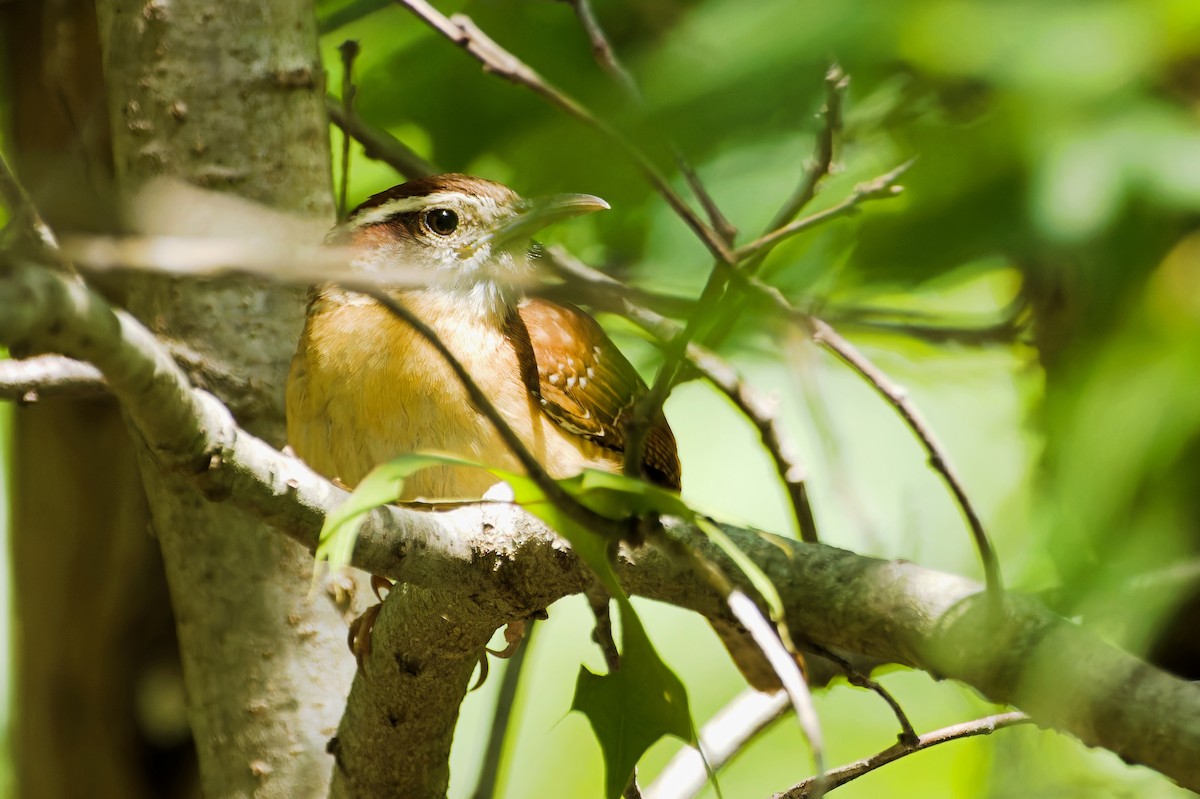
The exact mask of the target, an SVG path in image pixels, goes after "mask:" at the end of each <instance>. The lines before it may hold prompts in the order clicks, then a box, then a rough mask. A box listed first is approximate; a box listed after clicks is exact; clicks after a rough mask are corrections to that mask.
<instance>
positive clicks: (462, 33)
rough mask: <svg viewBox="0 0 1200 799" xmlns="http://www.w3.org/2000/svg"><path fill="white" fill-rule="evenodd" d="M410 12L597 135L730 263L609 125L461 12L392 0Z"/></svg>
mask: <svg viewBox="0 0 1200 799" xmlns="http://www.w3.org/2000/svg"><path fill="white" fill-rule="evenodd" d="M395 2H397V3H399V4H400V5H402V6H404V7H406V8H407V9H409V10H410V11H412V12H413V13H414V14H416V15H417V16H418V17H419V18H420V19H421V20H422V21H424V22H425V23H426V24H427V25H429V26H430V27H431V28H433V29H434V30H436V31H437V32H438V33H440V34H442V35H443V36H445V37H446V38H447V39H449V40H450V41H452V42H454V43H455V44H457V45H458V46H459V47H461V48H463V49H464V50H465V51H466V52H467V53H468V54H470V55H471V56H472V57H473V58H474V59H475V60H476V61H478V62H479V63H480V64H482V65H483V68H484V71H485V72H490V73H492V74H493V75H497V76H499V77H501V78H504V79H505V80H507V81H509V82H511V83H514V84H516V85H518V86H524V87H526V88H527V89H529V90H531V91H532V92H533V93H534V94H537V95H538V96H539V97H542V98H543V99H545V100H547V101H548V102H549V103H550V104H552V105H554V106H556V107H557V108H559V109H560V110H562V111H564V112H566V113H567V114H568V115H570V116H572V117H574V118H575V119H577V120H579V121H580V122H582V123H583V124H585V125H587V126H588V127H590V128H592V129H593V130H595V131H597V132H599V133H600V134H601V135H603V136H604V137H605V138H607V139H608V140H609V141H611V142H612V143H613V144H615V145H617V147H618V148H619V149H620V150H621V152H623V153H624V154H625V156H626V157H627V158H629V159H630V160H631V161H632V162H633V163H634V164H635V165H636V166H637V168H638V169H639V170H640V171H641V172H642V174H643V175H644V176H645V178H646V180H648V181H649V182H650V184H651V185H652V186H653V187H654V189H655V191H657V192H658V193H659V194H660V195H661V196H662V197H663V199H664V200H666V201H667V204H668V205H670V206H671V208H672V209H673V210H674V211H675V213H676V214H678V215H679V217H680V218H681V219H682V220H683V221H684V223H685V224H687V226H688V227H689V228H691V229H692V231H693V232H694V233H695V234H696V235H697V236H698V237H699V238H700V240H701V241H702V242H703V243H704V245H705V246H706V247H707V248H708V249H709V251H710V252H711V253H712V254H713V256H714V257H716V258H717V259H719V260H721V261H723V262H725V263H728V264H732V263H733V262H734V258H733V253H732V252H730V250H729V247H728V245H727V244H726V243H725V241H724V240H723V239H722V238H721V236H720V234H718V233H717V232H716V231H715V230H713V229H712V228H711V227H709V225H708V224H707V223H706V222H705V221H704V220H703V219H701V218H700V217H699V216H697V214H696V212H695V211H693V210H692V209H691V207H690V206H688V204H687V202H686V201H685V200H684V199H683V198H682V197H681V196H680V195H679V194H678V193H677V192H676V191H675V190H674V189H673V188H671V184H670V183H669V182H668V181H667V179H666V177H665V176H664V175H663V174H662V173H661V172H660V171H659V169H658V167H656V166H655V165H654V164H653V162H651V160H650V158H649V157H648V156H647V155H646V154H645V153H644V152H642V150H641V149H640V148H638V147H637V146H636V145H634V144H633V143H632V142H630V141H629V139H627V138H626V137H625V136H623V135H621V134H620V133H619V132H618V131H617V130H616V129H615V128H613V127H612V125H610V124H608V123H607V122H605V121H604V120H602V119H600V118H598V117H597V116H596V115H595V114H593V113H592V112H591V111H589V110H588V109H587V108H586V107H584V106H583V105H581V104H580V103H579V102H578V101H577V100H575V99H574V98H572V97H571V96H570V95H568V94H566V93H565V92H563V91H562V90H560V89H558V88H557V87H555V86H553V85H551V84H550V83H549V82H548V81H546V79H545V78H543V77H542V76H541V75H539V74H538V73H537V71H536V70H534V69H533V68H532V67H530V66H529V65H528V64H526V63H525V62H523V61H521V60H520V59H519V58H517V57H516V56H515V55H513V54H512V53H510V52H509V51H508V50H505V49H504V48H503V47H501V46H500V45H499V44H497V43H496V42H495V41H493V40H492V38H491V37H489V36H488V35H487V34H486V33H484V32H483V31H482V30H480V29H479V27H478V26H477V25H476V24H475V22H474V21H473V20H472V19H471V18H470V17H468V16H466V15H464V14H455V15H454V16H453V17H447V16H445V15H444V14H442V13H441V12H440V11H438V10H437V9H436V8H434V7H433V6H431V5H430V4H429V3H428V2H426V0H395Z"/></svg>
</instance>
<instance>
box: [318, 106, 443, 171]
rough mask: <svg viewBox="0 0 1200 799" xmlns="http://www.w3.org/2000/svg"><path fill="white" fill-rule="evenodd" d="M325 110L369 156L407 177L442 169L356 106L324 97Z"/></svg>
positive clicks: (330, 118) (331, 120) (332, 120)
mask: <svg viewBox="0 0 1200 799" xmlns="http://www.w3.org/2000/svg"><path fill="white" fill-rule="evenodd" d="M325 111H326V113H328V114H329V121H330V122H332V123H333V124H335V125H337V126H338V127H339V128H341V129H342V132H343V133H345V134H346V135H347V136H349V137H350V138H352V139H354V140H355V141H357V142H358V143H359V144H361V145H362V146H363V152H364V153H365V154H366V156H367V158H374V159H375V160H377V161H383V162H384V163H385V164H387V165H388V166H390V167H392V168H393V169H395V170H396V171H397V172H399V173H400V174H401V175H403V176H404V177H405V178H407V179H408V180H412V179H413V178H420V177H424V176H426V175H436V174H437V173H438V172H440V171H441V170H439V169H438V168H437V167H436V166H434V165H433V164H431V163H430V162H429V161H426V160H425V159H424V158H422V157H421V156H419V155H417V153H416V151H415V150H412V149H410V148H409V146H408V145H406V144H405V143H404V142H402V141H400V140H399V139H397V138H396V137H395V136H393V135H392V134H390V133H388V132H387V131H384V130H380V129H379V128H376V127H374V126H372V125H369V124H367V123H366V122H364V121H363V119H362V117H360V116H359V115H358V114H357V113H356V112H355V111H354V109H353V108H346V107H344V106H343V105H342V103H341V101H340V100H338V99H337V98H336V97H326V98H325Z"/></svg>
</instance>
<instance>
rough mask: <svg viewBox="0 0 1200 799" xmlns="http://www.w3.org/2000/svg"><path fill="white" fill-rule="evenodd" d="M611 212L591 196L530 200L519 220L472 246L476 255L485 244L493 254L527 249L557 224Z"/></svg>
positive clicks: (600, 201)
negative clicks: (512, 248)
mask: <svg viewBox="0 0 1200 799" xmlns="http://www.w3.org/2000/svg"><path fill="white" fill-rule="evenodd" d="M608 209H609V205H608V203H606V202H604V200H601V199H600V198H599V197H593V196H592V195H590V194H555V195H554V196H552V197H544V198H542V199H539V200H530V201H528V202H527V203H526V205H525V207H524V208H523V209H522V210H521V212H520V213H518V214H517V215H516V216H514V217H512V218H511V219H509V220H507V221H505V222H504V223H503V224H501V225H500V226H499V227H497V228H496V229H495V230H492V231H489V232H487V233H485V234H484V235H482V236H480V237H479V238H478V239H476V240H475V241H473V242H471V244H470V245H468V246H469V247H470V249H471V250H472V251H477V250H478V249H479V248H480V247H482V246H483V245H485V244H488V245H491V247H492V249H493V250H498V249H502V248H503V247H505V246H506V245H508V244H512V243H513V242H520V243H522V245H523V244H525V243H528V241H529V239H530V238H531V237H532V236H533V234H535V233H537V232H538V231H539V230H541V229H543V228H545V227H548V226H549V225H552V224H554V223H555V222H558V221H560V220H563V219H570V218H571V217H573V216H581V215H583V214H590V213H592V212H594V211H607V210H608Z"/></svg>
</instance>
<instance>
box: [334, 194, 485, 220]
mask: <svg viewBox="0 0 1200 799" xmlns="http://www.w3.org/2000/svg"><path fill="white" fill-rule="evenodd" d="M439 203H447V204H453V205H459V206H461V205H463V204H464V203H471V204H474V205H479V198H477V197H470V196H468V195H466V194H463V193H462V192H460V191H435V192H433V193H432V194H422V195H419V196H416V197H397V198H396V199H394V200H388V201H387V202H385V203H384V204H383V205H380V206H377V207H375V208H371V209H368V210H367V211H364V212H363V213H361V214H359V215H357V216H355V217H354V218H353V219H351V220H350V222H351V224H353V225H354V226H355V227H365V226H367V225H375V224H378V223H380V222H383V221H386V220H387V219H388V218H390V217H393V216H395V215H396V214H405V213H408V212H410V211H419V210H421V209H422V208H432V207H433V206H435V205H437V204H439Z"/></svg>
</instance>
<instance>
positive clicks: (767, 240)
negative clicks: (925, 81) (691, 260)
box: [734, 160, 914, 261]
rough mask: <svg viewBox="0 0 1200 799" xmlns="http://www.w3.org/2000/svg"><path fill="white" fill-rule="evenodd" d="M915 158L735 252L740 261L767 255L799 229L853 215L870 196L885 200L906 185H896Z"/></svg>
mask: <svg viewBox="0 0 1200 799" xmlns="http://www.w3.org/2000/svg"><path fill="white" fill-rule="evenodd" d="M913 163H914V161H913V160H909V161H905V162H904V163H903V164H901V165H900V166H898V167H896V168H895V169H893V170H891V171H888V172H885V173H883V174H882V175H879V176H878V177H876V178H873V179H871V180H868V181H866V182H865V183H860V184H858V185H857V186H855V187H854V190H853V191H852V192H850V194H849V195H848V196H847V197H846V198H845V199H844V200H842V201H841V202H840V203H838V204H837V205H833V206H830V207H829V208H826V209H825V210H824V211H818V212H817V213H815V214H811V215H810V216H806V217H804V218H803V219H797V220H796V221H795V222H790V223H788V224H787V225H784V226H783V227H781V228H776V229H774V230H772V231H771V232H770V233H767V234H766V235H764V236H761V237H759V238H757V239H755V240H754V241H752V242H750V243H749V244H743V245H742V246H741V247H738V248H737V249H736V250H735V251H734V255H735V256H736V257H737V258H738V260H739V261H741V260H745V259H747V258H751V257H754V256H761V255H765V254H766V253H767V252H769V251H770V250H771V249H772V248H774V247H775V246H776V245H778V244H779V243H780V242H782V241H784V240H785V239H789V238H791V237H792V236H795V235H796V234H797V233H803V232H804V231H806V230H809V229H810V228H814V227H816V226H817V225H820V224H823V223H825V222H828V221H829V220H831V219H837V218H838V217H842V216H849V215H850V214H853V213H856V212H857V210H858V206H860V205H862V204H863V203H865V202H868V201H870V200H882V199H885V198H888V197H895V196H897V195H898V194H900V193H901V192H902V191H903V190H904V189H903V187H901V186H897V185H896V181H897V180H899V179H900V176H901V175H903V174H904V173H905V172H907V171H908V170H909V168H910V167H912V165H913Z"/></svg>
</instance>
